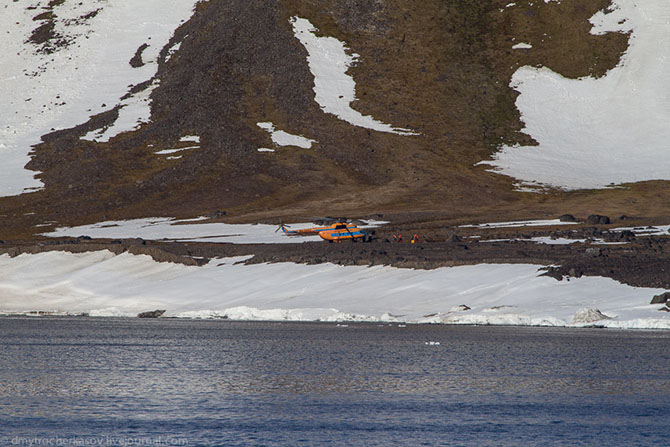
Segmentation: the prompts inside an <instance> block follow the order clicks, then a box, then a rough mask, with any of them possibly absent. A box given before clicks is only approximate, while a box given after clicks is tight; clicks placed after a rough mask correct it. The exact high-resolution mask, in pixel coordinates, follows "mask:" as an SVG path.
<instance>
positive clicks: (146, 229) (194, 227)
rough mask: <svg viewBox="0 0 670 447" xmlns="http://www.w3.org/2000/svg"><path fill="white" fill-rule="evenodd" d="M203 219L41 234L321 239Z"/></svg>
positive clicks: (176, 238)
mask: <svg viewBox="0 0 670 447" xmlns="http://www.w3.org/2000/svg"><path fill="white" fill-rule="evenodd" d="M203 219H204V218H201V217H199V218H195V219H184V220H177V219H173V218H171V217H148V218H146V219H132V220H116V221H106V222H99V223H95V224H91V225H81V226H78V227H59V228H56V229H55V230H54V231H51V232H48V233H43V235H44V236H49V237H79V236H89V237H93V238H106V239H127V238H138V237H139V238H142V239H147V240H162V239H168V240H174V241H181V242H222V243H230V244H289V243H296V242H318V241H323V239H322V238H321V237H320V236H319V235H314V236H286V235H284V234H283V233H282V232H281V231H279V232H277V229H278V228H279V226H278V225H266V224H227V223H222V222H206V223H197V222H198V221H200V220H203ZM364 222H365V223H366V224H365V225H360V226H359V228H374V227H376V226H378V225H383V224H385V223H386V222H382V221H374V220H368V221H364ZM314 226H315V225H314V224H313V223H296V224H291V225H290V229H291V230H300V229H304V228H312V227H314Z"/></svg>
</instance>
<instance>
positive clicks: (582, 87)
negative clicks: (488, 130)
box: [480, 0, 670, 190]
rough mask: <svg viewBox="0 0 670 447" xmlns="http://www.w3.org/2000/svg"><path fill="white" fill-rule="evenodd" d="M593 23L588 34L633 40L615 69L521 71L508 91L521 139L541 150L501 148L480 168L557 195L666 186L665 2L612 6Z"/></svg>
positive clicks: (668, 35) (669, 158) (669, 76)
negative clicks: (587, 73) (572, 73)
mask: <svg viewBox="0 0 670 447" xmlns="http://www.w3.org/2000/svg"><path fill="white" fill-rule="evenodd" d="M591 23H592V24H593V28H592V30H591V33H592V34H596V35H600V34H604V33H609V32H620V33H628V32H630V33H631V35H630V38H629V48H628V50H627V51H626V53H625V54H624V55H623V57H622V59H621V61H620V63H619V64H618V65H617V67H616V68H614V69H612V70H610V71H609V72H608V73H607V74H606V75H605V76H604V77H602V78H599V79H596V78H593V77H584V78H580V79H567V78H564V77H563V76H561V75H560V74H558V73H556V72H554V71H552V70H550V69H548V68H545V67H542V68H535V67H528V66H526V67H521V68H519V69H518V70H517V71H516V73H515V74H514V76H513V77H512V81H511V84H510V85H511V86H512V87H513V88H515V89H516V90H518V91H519V93H520V95H519V97H518V99H517V102H516V105H517V108H518V109H519V111H520V112H521V119H522V121H523V122H524V123H525V129H524V132H525V133H527V134H529V135H530V136H532V137H533V138H534V139H535V140H536V141H537V142H538V143H539V146H502V147H501V149H500V152H498V153H497V154H495V155H494V158H493V160H491V161H483V162H481V163H480V164H487V165H491V166H492V167H493V169H492V171H493V172H498V173H500V174H504V175H508V176H511V177H514V178H516V179H519V180H521V181H522V183H526V184H536V185H546V186H552V187H557V188H562V189H582V188H604V187H608V186H612V185H617V184H621V183H627V182H639V181H645V180H654V179H660V180H668V179H670V148H669V147H668V143H667V142H668V141H669V140H670V127H668V126H667V124H666V123H667V122H668V120H670V108H669V107H668V106H667V104H668V100H667V98H668V96H670V87H669V86H670V58H668V57H666V56H665V53H664V52H665V49H666V48H668V46H670V2H667V1H666V0H644V1H637V0H613V3H612V6H611V8H610V9H609V10H608V11H601V12H599V13H597V14H596V15H594V16H593V17H592V18H591ZM525 190H528V189H527V188H526V189H525Z"/></svg>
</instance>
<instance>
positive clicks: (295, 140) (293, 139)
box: [256, 122, 316, 152]
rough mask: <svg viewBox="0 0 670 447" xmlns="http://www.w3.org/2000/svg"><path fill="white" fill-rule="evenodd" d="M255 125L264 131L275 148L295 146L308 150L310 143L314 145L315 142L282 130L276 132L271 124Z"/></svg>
mask: <svg viewBox="0 0 670 447" xmlns="http://www.w3.org/2000/svg"><path fill="white" fill-rule="evenodd" d="M256 125H257V126H258V127H260V128H261V129H263V130H266V131H267V132H268V133H269V134H270V138H271V139H272V142H273V143H274V144H276V145H277V146H297V147H301V148H303V149H310V148H311V147H312V143H316V140H311V139H309V138H306V137H303V136H302V135H293V134H290V133H288V132H285V131H283V130H277V129H275V126H274V124H273V123H271V122H262V123H256ZM259 151H260V149H259ZM261 152H263V151H261Z"/></svg>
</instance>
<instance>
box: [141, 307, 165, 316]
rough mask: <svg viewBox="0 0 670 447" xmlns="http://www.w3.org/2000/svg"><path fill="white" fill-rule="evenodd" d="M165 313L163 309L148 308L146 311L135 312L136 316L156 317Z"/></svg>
mask: <svg viewBox="0 0 670 447" xmlns="http://www.w3.org/2000/svg"><path fill="white" fill-rule="evenodd" d="M164 313H165V310H161V309H156V310H150V311H148V312H140V313H138V314H137V318H158V317H161V316H162V315H163V314H164Z"/></svg>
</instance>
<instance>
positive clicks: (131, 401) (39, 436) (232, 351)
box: [0, 318, 670, 446]
mask: <svg viewBox="0 0 670 447" xmlns="http://www.w3.org/2000/svg"><path fill="white" fill-rule="evenodd" d="M0 337H1V338H0V444H1V445H63V446H69V445H105V446H110V445H144V446H156V445H161V446H172V445H189V446H205V445H212V446H260V445H266V446H276V445H282V446H349V445H355V446H421V445H426V446H439V445H442V446H651V445H658V446H668V445H670V423H669V422H668V414H670V349H669V348H670V346H669V342H670V332H654V331H613V330H604V329H548V328H506V327H451V326H411V325H410V326H407V327H398V325H392V326H388V325H377V324H350V325H348V326H347V327H342V326H337V325H336V324H299V323H251V322H249V323H243V322H227V321H188V320H171V319H159V320H141V319H114V318H109V319H105V318H0ZM437 342H439V345H438V344H437ZM427 343H428V344H427Z"/></svg>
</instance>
